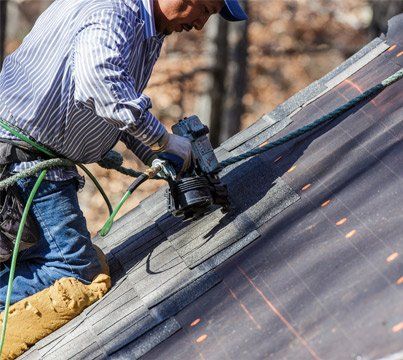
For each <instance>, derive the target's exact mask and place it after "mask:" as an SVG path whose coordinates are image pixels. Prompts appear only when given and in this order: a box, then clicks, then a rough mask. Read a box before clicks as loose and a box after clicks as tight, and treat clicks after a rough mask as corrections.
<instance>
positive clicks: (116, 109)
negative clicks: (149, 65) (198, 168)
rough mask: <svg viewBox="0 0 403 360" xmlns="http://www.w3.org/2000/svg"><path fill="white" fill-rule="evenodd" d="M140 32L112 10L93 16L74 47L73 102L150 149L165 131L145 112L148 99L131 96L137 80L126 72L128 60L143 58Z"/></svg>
mask: <svg viewBox="0 0 403 360" xmlns="http://www.w3.org/2000/svg"><path fill="white" fill-rule="evenodd" d="M137 27H138V28H137ZM141 31H143V29H142V27H141V26H136V24H130V23H129V21H128V20H127V19H125V18H124V17H123V16H122V15H120V14H118V13H116V12H115V11H113V10H102V11H99V12H97V13H96V14H94V15H93V16H92V17H91V18H90V19H89V20H88V21H87V22H86V24H85V25H84V26H83V27H82V28H81V30H80V31H79V32H78V34H77V36H76V39H75V42H74V65H73V76H74V82H75V84H74V85H75V90H74V91H75V92H74V98H75V104H76V105H77V106H80V107H82V106H84V107H86V108H88V109H90V110H91V111H93V112H94V113H95V114H96V115H97V116H100V117H101V118H103V119H104V120H105V121H107V122H108V123H109V124H111V125H113V126H116V127H117V128H119V129H120V130H121V131H124V132H128V133H129V134H130V135H132V136H134V137H136V138H137V139H139V140H140V141H141V142H143V143H144V144H146V145H152V144H154V143H155V142H156V141H157V140H158V139H159V138H160V137H161V136H162V134H164V132H165V131H166V130H165V128H164V126H163V125H162V124H161V123H160V122H159V121H158V120H157V119H156V118H155V117H154V116H153V115H152V114H151V113H150V112H149V109H150V108H151V101H150V99H149V97H147V96H145V95H143V94H139V93H137V92H136V91H135V89H136V88H137V87H136V83H135V81H136V80H135V78H134V77H133V76H131V75H130V74H129V72H128V62H129V61H130V56H135V55H133V53H134V54H135V53H138V54H139V56H143V54H142V52H141V47H140V43H141V41H140V40H139V39H140V38H141V37H140V32H141ZM133 49H134V50H135V51H134V52H133ZM139 63H140V64H142V63H143V61H139ZM138 71H142V69H138Z"/></svg>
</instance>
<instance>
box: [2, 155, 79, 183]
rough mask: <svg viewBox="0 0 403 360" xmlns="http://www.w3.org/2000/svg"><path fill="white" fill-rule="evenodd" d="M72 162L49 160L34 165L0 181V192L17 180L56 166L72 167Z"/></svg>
mask: <svg viewBox="0 0 403 360" xmlns="http://www.w3.org/2000/svg"><path fill="white" fill-rule="evenodd" d="M72 165H74V163H73V162H71V161H70V160H67V159H50V160H45V161H42V162H40V163H39V164H37V165H34V166H33V167H32V168H29V169H27V170H24V171H21V172H19V173H18V174H15V175H13V176H10V177H9V178H7V179H4V180H2V181H0V190H3V189H5V188H8V187H9V186H12V185H14V184H15V183H16V182H17V181H18V180H20V179H24V178H26V177H32V176H35V175H36V174H38V173H39V172H41V171H42V170H45V169H50V168H53V167H57V166H72Z"/></svg>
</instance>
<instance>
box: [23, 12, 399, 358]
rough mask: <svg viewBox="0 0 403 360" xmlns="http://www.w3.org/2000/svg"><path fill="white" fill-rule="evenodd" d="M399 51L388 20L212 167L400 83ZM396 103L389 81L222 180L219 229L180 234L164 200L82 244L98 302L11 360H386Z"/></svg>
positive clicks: (395, 297) (232, 142) (207, 221)
mask: <svg viewBox="0 0 403 360" xmlns="http://www.w3.org/2000/svg"><path fill="white" fill-rule="evenodd" d="M402 51H403V14H402V15H399V16H397V17H395V18H393V19H392V20H391V21H390V23H389V31H388V34H387V36H385V37H381V38H377V39H375V40H373V41H372V42H371V43H370V44H368V45H367V46H366V47H365V48H363V49H362V50H361V51H359V52H358V53H357V54H355V55H354V56H353V57H352V58H350V59H349V60H347V61H346V62H345V63H343V64H342V65H341V66H340V67H338V68H337V69H336V70H334V71H333V72H331V73H329V74H328V75H326V76H325V77H324V78H322V79H320V80H318V81H316V82H315V83H313V84H312V85H311V86H309V87H308V88H306V89H304V90H303V91H301V92H300V93H298V94H297V95H295V96H294V97H292V98H291V99H289V100H288V101H287V102H285V103H284V104H282V105H280V106H278V107H277V108H276V109H275V110H274V111H273V112H271V113H268V114H266V115H264V116H263V117H262V118H261V119H260V120H259V121H257V122H256V123H255V124H253V125H252V126H251V127H249V128H248V129H246V130H244V131H243V132H241V133H239V134H237V135H236V136H234V137H233V138H231V139H229V140H228V141H226V142H224V143H223V144H222V145H221V146H220V147H219V148H218V149H217V155H218V157H219V160H223V159H225V158H227V157H229V156H232V155H235V154H239V153H242V152H244V151H246V150H247V149H250V148H252V147H256V146H258V145H260V144H262V143H264V142H265V141H267V140H269V141H272V140H274V139H277V138H278V137H281V136H283V135H284V134H286V133H288V132H290V131H292V130H294V129H296V128H299V127H301V126H303V125H305V124H307V123H309V122H311V121H313V120H314V119H316V118H318V117H319V116H321V115H323V114H325V113H328V112H330V111H331V110H333V109H334V108H335V107H337V106H340V105H342V104H343V103H345V102H346V101H348V100H349V99H352V98H354V97H355V96H357V95H358V94H359V93H360V92H363V91H365V90H367V89H368V88H370V87H372V86H373V85H375V84H377V83H378V82H380V81H382V80H383V79H385V78H386V77H388V76H389V75H391V74H393V73H394V72H395V71H397V70H399V69H400V68H402V64H403V53H402ZM402 92H403V81H402V80H400V81H398V82H396V83H395V84H393V85H391V86H390V87H388V88H387V89H385V90H384V91H382V92H381V93H380V94H379V95H377V96H375V97H373V98H372V99H370V100H368V101H365V102H363V103H361V104H360V105H358V106H356V107H355V108H354V109H352V110H351V111H349V112H348V113H346V114H345V115H343V116H341V117H339V118H337V119H336V120H334V121H333V122H331V123H330V124H329V125H327V126H325V127H322V128H321V129H320V130H318V131H315V132H312V133H310V134H309V135H306V136H304V137H302V138H299V139H297V140H295V141H293V142H290V143H288V144H286V145H284V146H281V147H279V148H276V149H275V150H273V151H271V152H268V153H266V154H264V155H262V156H259V157H256V158H253V159H249V160H246V161H244V162H242V163H238V164H236V165H233V166H231V167H229V168H227V169H226V170H225V171H224V172H223V174H222V175H223V176H222V178H223V180H224V182H225V183H227V184H228V187H229V191H230V194H231V199H232V203H233V207H234V210H233V211H232V212H231V213H229V214H227V215H223V214H221V212H220V211H219V210H216V211H213V212H212V213H210V214H209V215H207V216H206V217H204V218H203V219H201V220H198V221H196V222H182V221H181V220H180V219H177V218H173V217H172V216H171V215H169V214H168V213H167V210H166V202H165V198H164V190H160V191H158V192H157V193H155V194H153V195H152V196H151V197H149V198H148V199H146V200H144V201H143V202H142V203H141V204H140V205H139V206H138V207H137V208H135V209H134V210H133V211H132V212H130V213H129V214H127V215H126V216H124V217H123V218H121V219H119V220H118V221H117V222H116V223H115V224H114V226H113V228H112V231H111V232H110V234H109V235H108V236H107V237H105V238H97V239H95V243H97V244H98V245H99V246H100V247H101V248H102V249H103V250H104V251H105V252H106V253H107V254H108V259H109V263H110V266H111V272H112V277H113V281H114V285H113V287H112V289H111V290H110V292H109V293H108V294H107V295H106V296H105V297H104V298H103V299H102V300H100V301H99V302H97V303H96V304H94V305H93V306H91V307H90V308H88V309H86V310H85V311H84V312H83V313H82V314H81V315H80V316H79V317H77V318H76V319H74V320H73V321H71V322H70V323H68V324H67V325H66V326H64V327H63V328H61V329H59V330H58V331H56V332H55V333H53V334H52V335H50V336H48V337H47V338H45V339H43V340H41V341H40V342H39V343H37V344H36V345H35V346H34V347H33V348H32V349H31V350H30V351H28V352H27V353H25V354H24V355H23V356H22V357H21V358H26V359H34V358H35V359H36V358H38V357H43V358H46V359H66V358H74V359H103V358H112V359H128V358H130V359H134V358H138V357H140V356H144V357H145V358H146V359H157V358H158V359H190V358H201V359H246V358H247V359H262V358H275V359H312V358H313V359H342V358H343V359H344V358H345V359H357V360H358V359H375V358H382V357H386V356H392V354H395V355H394V356H397V357H396V358H402V357H403V353H402V350H403V345H402V344H403V306H402V287H403V266H402V264H403V261H402V256H403V242H402V234H403V212H402V211H401V209H402V203H403V191H402V189H403V141H402V140H403V106H402V105H403V97H402ZM399 352H400V355H399ZM396 354H397V355H396ZM399 356H402V357H399ZM389 358H390V359H392V358H393V357H389Z"/></svg>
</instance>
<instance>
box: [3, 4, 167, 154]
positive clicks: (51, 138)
mask: <svg viewBox="0 0 403 360" xmlns="http://www.w3.org/2000/svg"><path fill="white" fill-rule="evenodd" d="M143 2H144V1H143ZM143 2H142V1H133V0H124V1H123V0H114V1H113V0H112V1H110V0H107V1H106V0H90V1H83V0H57V1H55V2H54V3H53V4H52V5H51V6H50V7H49V8H48V9H47V11H45V13H44V14H42V16H41V17H40V18H39V19H38V21H37V23H36V24H35V26H34V28H33V29H32V31H31V33H30V34H28V36H27V37H26V38H25V39H24V41H23V43H22V45H21V46H20V47H19V48H18V49H17V50H16V51H15V52H14V53H13V54H11V55H10V56H8V57H7V58H6V60H5V62H4V66H3V71H2V72H1V74H0V104H1V105H0V116H1V117H3V118H5V119H6V120H8V121H10V122H12V123H14V124H15V125H16V126H18V127H19V128H21V129H22V130H24V131H25V132H26V133H28V134H29V135H31V136H32V137H34V138H35V139H36V140H37V141H39V142H41V143H43V144H45V145H47V146H49V147H50V148H51V149H53V150H54V151H56V152H58V153H59V154H62V155H64V156H66V157H68V158H70V159H72V160H77V161H80V162H93V161H98V160H99V159H100V158H101V156H102V155H103V154H104V153H105V152H106V151H108V150H109V149H110V148H111V147H113V145H114V144H115V143H116V142H117V141H118V139H119V137H120V136H121V131H120V130H122V123H120V122H123V125H127V124H126V123H125V121H124V120H122V119H121V117H125V116H126V114H125V113H124V112H127V111H130V109H129V110H128V109H121V108H118V106H119V105H117V103H121V102H122V101H127V102H130V101H134V107H135V106H136V105H137V104H138V105H139V106H138V107H140V108H141V109H147V108H149V107H150V106H151V103H150V101H149V99H148V98H147V97H146V96H144V95H141V92H142V91H143V90H144V88H145V86H146V84H147V81H148V79H149V77H150V74H151V71H152V68H153V65H154V63H155V61H156V60H157V58H158V55H159V52H160V48H161V45H162V38H160V37H158V36H154V37H149V38H147V36H145V35H146V31H145V27H146V26H147V17H146V13H145V8H144V7H143ZM93 73H94V74H95V73H96V75H93ZM124 76H125V77H127V79H130V83H129V84H126V86H124V87H122V86H121V85H119V82H121V81H122V80H123V77H124ZM100 78H101V80H104V81H98V80H99V79H100ZM96 94H99V98H96V96H95V95H96ZM135 110H136V109H135ZM119 112H120V113H119ZM10 114H11V115H12V118H11V117H10ZM115 116H116V119H114V117H115ZM105 119H110V121H109V122H108V121H105ZM114 121H115V123H114ZM119 121H120V122H119ZM157 130H158V129H156V131H157ZM147 135H149V134H147ZM151 135H152V134H151ZM0 137H9V135H6V133H5V132H0Z"/></svg>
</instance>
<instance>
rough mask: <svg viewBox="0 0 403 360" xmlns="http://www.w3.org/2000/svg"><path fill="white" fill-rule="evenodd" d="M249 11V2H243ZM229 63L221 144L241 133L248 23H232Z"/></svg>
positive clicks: (245, 79) (245, 84) (245, 82)
mask: <svg viewBox="0 0 403 360" xmlns="http://www.w3.org/2000/svg"><path fill="white" fill-rule="evenodd" d="M243 8H244V9H245V11H247V1H243ZM228 38H229V39H228V40H229V61H228V70H227V81H226V89H227V91H226V100H225V106H224V114H223V117H222V119H221V132H220V142H223V141H225V140H227V139H228V138H230V137H231V136H233V135H234V134H236V133H237V132H239V130H240V128H241V118H242V115H243V113H244V106H243V103H242V99H243V97H244V95H245V92H246V88H247V64H248V22H247V21H241V22H237V23H231V24H230V26H229V32H228Z"/></svg>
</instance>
